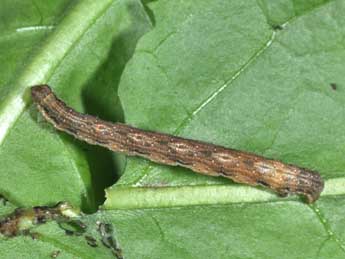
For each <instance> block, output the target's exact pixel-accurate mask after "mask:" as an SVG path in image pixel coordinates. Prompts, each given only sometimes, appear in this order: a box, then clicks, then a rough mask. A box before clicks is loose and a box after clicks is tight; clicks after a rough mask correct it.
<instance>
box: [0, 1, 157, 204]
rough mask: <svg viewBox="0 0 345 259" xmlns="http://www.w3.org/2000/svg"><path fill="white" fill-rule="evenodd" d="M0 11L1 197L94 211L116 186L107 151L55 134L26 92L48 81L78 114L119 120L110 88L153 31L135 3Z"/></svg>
mask: <svg viewBox="0 0 345 259" xmlns="http://www.w3.org/2000/svg"><path fill="white" fill-rule="evenodd" d="M12 9H15V10H16V12H15V13H13V12H12V11H11V10H12ZM19 10H20V11H19ZM28 10H29V11H28ZM0 12H1V17H4V18H3V19H4V21H5V23H4V26H3V27H4V29H3V30H2V32H3V34H2V38H1V41H0V44H1V46H0V47H1V49H2V50H8V51H6V52H4V56H3V55H1V58H3V60H6V62H5V61H4V62H3V64H5V66H3V67H2V69H1V74H0V78H1V79H0V82H1V85H0V93H1V94H0V96H1V97H0V98H1V102H0V164H1V165H2V166H1V169H0V174H1V175H2V178H1V179H2V180H1V181H0V192H1V193H2V194H4V195H5V196H6V197H7V198H8V199H10V200H11V202H13V203H14V204H16V205H20V206H32V205H38V204H55V203H56V202H57V201H60V200H67V201H69V202H71V203H72V204H74V205H75V206H79V207H80V206H82V207H83V208H84V209H85V210H88V211H90V210H94V209H95V206H96V205H95V200H96V203H97V204H99V203H100V202H101V201H102V200H103V199H104V198H103V197H104V191H103V190H104V188H105V186H109V185H110V184H111V183H112V182H113V181H114V177H115V167H114V165H113V161H112V160H113V158H112V155H111V153H109V152H106V151H104V150H103V149H100V148H96V147H95V148H94V147H89V146H86V145H83V144H82V143H80V142H77V141H75V140H74V139H72V138H70V137H68V136H66V135H62V134H57V132H56V131H55V130H54V129H52V128H51V127H50V126H49V125H48V124H47V123H45V122H44V121H43V119H42V117H41V116H40V115H39V114H38V113H37V110H36V107H34V106H32V104H31V100H30V98H29V90H28V89H27V88H28V87H30V86H32V85H35V84H44V83H47V84H49V85H51V86H52V87H53V88H54V89H55V90H56V91H57V92H58V93H59V94H61V96H62V97H63V98H64V99H65V100H66V101H67V102H68V103H70V104H71V105H73V106H74V107H76V108H77V109H79V110H84V111H87V112H89V113H94V114H97V115H98V116H101V117H103V118H106V119H115V118H116V119H121V116H122V111H121V110H120V106H119V104H117V103H119V101H118V98H117V92H116V89H117V85H118V81H119V78H120V75H121V72H122V70H123V67H124V65H125V63H126V62H127V60H128V59H129V58H130V57H131V55H132V54H131V53H132V52H133V49H134V46H135V44H136V41H137V39H138V38H139V37H140V36H141V35H142V34H143V33H145V32H146V31H147V30H148V29H149V28H150V26H151V25H150V22H149V20H148V18H147V16H146V13H145V12H144V9H143V7H142V5H141V4H140V2H138V1H100V2H94V1H82V2H80V3H75V4H70V1H65V2H64V3H63V2H62V1H59V4H57V3H46V2H45V1H41V2H40V3H39V4H34V3H23V1H17V2H14V1H7V2H5V3H3V4H2V7H1V10H0ZM84 107H85V108H84Z"/></svg>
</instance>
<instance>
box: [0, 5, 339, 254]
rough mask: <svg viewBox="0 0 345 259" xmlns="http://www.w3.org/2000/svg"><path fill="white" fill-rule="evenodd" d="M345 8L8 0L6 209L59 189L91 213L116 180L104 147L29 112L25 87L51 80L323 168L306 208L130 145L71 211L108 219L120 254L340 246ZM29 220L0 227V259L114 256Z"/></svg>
mask: <svg viewBox="0 0 345 259" xmlns="http://www.w3.org/2000/svg"><path fill="white" fill-rule="evenodd" d="M38 2H42V3H39V4H38ZM14 10H15V11H14ZM344 12H345V3H344V1H341V0H339V1H321V0H312V1H288V0H279V1H265V0H261V1H249V0H248V1H225V0H216V1H211V2H210V1H163V0H161V1H154V2H149V3H146V6H145V7H143V6H142V4H141V3H140V2H138V1H135V0H132V1H125V0H122V1H121V0H118V1H80V2H75V3H74V4H73V5H70V4H68V3H67V2H65V3H63V1H60V2H59V4H57V3H55V4H54V3H46V2H44V1H37V3H36V4H33V3H30V4H28V3H26V4H25V3H22V1H18V2H14V1H5V2H4V3H3V4H2V7H1V8H0V13H1V17H5V18H4V19H2V20H3V21H5V24H4V25H1V26H3V27H1V29H2V30H1V31H2V32H3V36H2V38H0V39H1V40H0V44H1V45H0V46H1V49H2V52H3V53H4V54H1V59H2V60H4V61H6V62H5V63H4V62H3V63H4V64H5V65H4V66H3V67H2V69H1V70H0V83H1V84H0V93H1V95H0V96H1V97H0V98H1V104H0V142H1V146H0V163H1V165H2V166H1V169H0V174H1V176H2V178H1V181H0V190H1V193H2V194H4V195H5V196H6V197H8V198H9V199H10V201H11V202H12V204H13V206H18V205H25V206H32V205H38V204H52V203H56V202H57V201H60V200H67V201H69V202H71V203H72V204H74V205H76V206H77V207H80V206H82V207H83V208H84V209H85V210H90V209H92V208H93V206H94V205H93V199H95V198H96V200H97V202H98V204H99V201H100V200H101V195H102V192H101V191H100V190H101V189H102V188H104V186H107V185H108V186H109V185H110V184H112V181H113V180H114V178H113V177H111V175H110V173H111V172H113V173H114V171H115V166H114V165H113V159H114V158H113V157H112V155H111V154H110V153H108V152H105V151H104V150H103V149H100V148H93V147H92V148H90V147H89V146H87V145H83V144H81V143H80V142H78V141H76V140H74V139H72V138H70V137H68V136H66V135H64V134H61V133H58V132H56V131H55V130H53V129H52V128H51V127H49V126H48V125H47V123H45V122H43V121H42V119H41V117H40V116H39V115H37V111H36V109H35V108H34V107H33V106H31V102H30V98H28V92H27V91H26V90H25V89H26V88H27V87H28V86H30V85H33V84H37V83H49V84H51V85H52V86H53V87H54V89H55V90H56V92H57V93H58V95H59V96H61V97H62V98H63V99H64V100H65V101H66V102H67V103H69V104H70V105H71V106H73V107H74V108H76V109H78V110H80V111H87V112H89V113H91V114H95V115H98V116H100V117H102V118H105V119H111V120H122V118H125V121H126V122H127V123H129V124H131V125H134V126H137V127H140V128H144V129H151V130H158V131H161V132H167V133H173V134H177V135H181V136H185V137H190V138H194V139H200V140H204V141H208V142H213V143H216V144H221V145H225V146H229V147H233V148H238V149H242V150H246V151H251V152H255V153H258V154H261V155H265V156H268V157H271V158H275V159H280V160H282V161H284V162H287V163H293V164H297V165H300V166H303V167H308V168H311V169H315V170H318V171H319V172H320V173H321V175H322V176H323V178H324V179H325V180H326V186H325V190H324V192H323V193H322V196H321V198H320V200H319V201H317V202H316V203H315V204H314V205H311V206H310V205H306V204H305V203H303V202H301V201H300V200H299V199H298V198H296V197H294V196H293V197H290V198H284V199H283V198H279V197H277V196H276V195H275V194H273V193H271V192H269V191H268V190H263V189H260V188H254V187H247V186H243V185H239V184H235V183H232V182H231V181H229V180H226V179H218V178H212V177H207V176H201V175H196V174H194V173H192V172H190V171H189V170H185V169H182V168H176V167H168V166H159V165H156V164H153V163H151V162H148V161H146V160H143V159H139V158H128V159H127V163H126V166H125V170H124V173H123V175H122V177H121V178H120V180H119V181H118V182H117V183H116V184H115V185H113V186H112V187H111V188H109V189H108V190H107V200H106V202H105V204H104V206H103V208H104V209H105V210H102V211H99V212H97V213H95V214H93V215H89V216H84V217H83V220H84V221H85V222H87V224H88V226H89V229H90V231H91V233H95V230H94V229H95V222H96V221H104V222H109V223H111V224H113V226H114V227H115V230H116V231H115V232H116V238H117V239H118V241H119V244H120V246H121V248H122V250H123V254H124V256H125V257H126V258H209V257H213V258H330V257H333V258H343V257H344V252H345V241H344V240H345V234H344V233H345V231H344V229H345V225H344V220H343V214H344V210H345V209H344V208H345V204H344V201H343V199H342V198H343V196H344V193H345V181H344V175H345V159H344V156H343V155H344V151H345V135H344V132H345V124H344V118H345V109H344V108H345V107H344V101H345V80H344V76H343V68H344V67H345V62H344V60H345V50H344V48H343V44H344V36H345V26H344V25H345V17H344V15H343V14H344ZM24 14H25V15H24ZM148 17H150V21H149V18H148ZM151 23H152V25H153V26H152V27H153V28H151ZM150 29H151V30H150ZM145 33H146V34H145ZM144 34H145V35H144ZM142 35H144V36H142ZM141 36H142V37H141ZM139 37H141V38H140V40H139V42H138V43H137V40H138V39H139ZM134 47H135V51H134ZM4 50H6V51H4ZM133 51H134V53H133ZM132 55H133V57H132ZM131 57H132V58H131ZM120 77H121V78H120ZM118 85H119V89H118V94H119V98H120V101H121V104H122V108H123V114H122V110H121V106H120V105H119V100H118V98H117V88H118ZM95 156H96V157H95ZM104 163H106V164H104ZM12 208H13V207H12V206H10V207H9V208H8V207H6V206H5V207H1V211H0V212H1V214H2V215H4V214H6V213H8V212H9V211H10V210H11V209H12ZM35 231H37V232H38V233H40V236H39V238H38V240H31V238H30V237H21V236H20V237H16V238H10V239H2V240H1V241H0V246H1V251H2V253H1V254H2V255H3V257H8V258H14V257H16V258H17V257H23V258H24V257H27V255H28V254H31V255H33V256H35V257H42V258H46V257H47V256H49V255H51V253H52V251H54V250H59V251H61V255H59V256H61V258H64V257H66V258H76V257H79V258H95V257H97V258H108V257H111V253H110V251H109V250H108V249H106V248H105V247H102V245H100V246H99V247H98V248H91V247H90V246H87V244H86V242H85V240H84V239H83V237H67V236H65V234H64V231H63V230H61V229H59V228H58V227H57V226H56V224H55V223H54V222H53V223H50V224H47V225H43V226H41V227H39V228H37V230H35Z"/></svg>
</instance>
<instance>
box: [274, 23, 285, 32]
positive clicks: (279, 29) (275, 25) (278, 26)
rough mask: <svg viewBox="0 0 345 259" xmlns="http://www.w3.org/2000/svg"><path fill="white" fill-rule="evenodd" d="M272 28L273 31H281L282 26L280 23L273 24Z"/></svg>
mask: <svg viewBox="0 0 345 259" xmlns="http://www.w3.org/2000/svg"><path fill="white" fill-rule="evenodd" d="M272 29H273V30H275V31H281V30H282V29H284V28H283V26H281V25H280V24H273V25H272Z"/></svg>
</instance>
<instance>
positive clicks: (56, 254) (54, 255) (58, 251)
mask: <svg viewBox="0 0 345 259" xmlns="http://www.w3.org/2000/svg"><path fill="white" fill-rule="evenodd" d="M60 253H61V251H60V250H56V251H53V252H52V253H51V254H50V257H51V258H57V257H58V256H59V255H60Z"/></svg>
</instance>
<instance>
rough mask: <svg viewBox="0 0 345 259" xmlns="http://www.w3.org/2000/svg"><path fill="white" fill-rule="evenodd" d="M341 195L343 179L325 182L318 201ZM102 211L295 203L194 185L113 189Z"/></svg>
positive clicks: (249, 190)
mask: <svg viewBox="0 0 345 259" xmlns="http://www.w3.org/2000/svg"><path fill="white" fill-rule="evenodd" d="M344 194H345V178H344V177H341V178H334V179H329V180H326V181H325V189H324V191H323V192H322V193H321V197H328V196H337V195H344ZM106 196H107V199H106V202H105V204H104V207H103V208H104V209H143V208H167V207H183V206H197V205H219V204H233V203H267V202H272V201H289V200H296V199H298V198H297V197H296V196H291V197H290V198H279V197H278V196H277V195H276V194H274V193H271V192H269V191H266V190H261V189H259V188H255V187H251V186H244V185H226V184H222V185H202V186H200V185H195V186H174V187H132V186H125V185H119V186H113V187H111V188H109V189H108V190H106Z"/></svg>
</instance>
